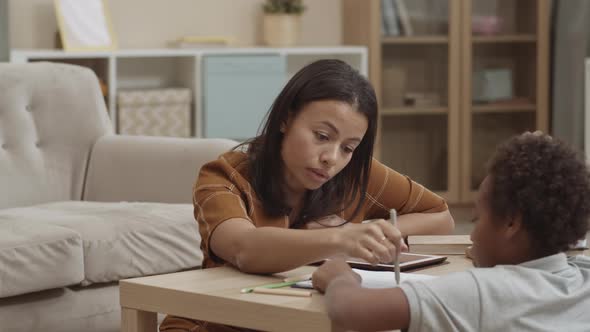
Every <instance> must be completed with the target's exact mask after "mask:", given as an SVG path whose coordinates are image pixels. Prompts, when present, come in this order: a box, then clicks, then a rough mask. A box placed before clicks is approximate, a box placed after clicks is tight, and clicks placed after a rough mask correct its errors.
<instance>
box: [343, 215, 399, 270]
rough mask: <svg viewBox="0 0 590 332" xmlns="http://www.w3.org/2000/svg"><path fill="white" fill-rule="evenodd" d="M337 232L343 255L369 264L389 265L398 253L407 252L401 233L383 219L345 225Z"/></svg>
mask: <svg viewBox="0 0 590 332" xmlns="http://www.w3.org/2000/svg"><path fill="white" fill-rule="evenodd" d="M338 231H339V232H340V233H339V234H338V241H339V243H341V244H342V246H343V251H344V253H345V254H346V255H348V256H350V257H356V258H360V259H363V260H365V261H367V262H369V263H371V264H378V263H391V262H393V260H394V259H395V256H396V254H398V252H401V251H407V250H408V247H407V246H406V244H405V243H404V241H403V239H402V234H401V232H400V231H399V230H398V229H397V228H396V227H395V226H393V225H392V224H391V223H390V222H388V221H386V220H383V219H376V220H375V221H373V222H370V223H366V224H347V225H345V226H343V227H342V228H339V229H338ZM396 248H399V251H398V249H396Z"/></svg>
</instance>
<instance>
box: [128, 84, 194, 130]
mask: <svg viewBox="0 0 590 332" xmlns="http://www.w3.org/2000/svg"><path fill="white" fill-rule="evenodd" d="M117 104H118V114H119V133H120V134H122V135H145V136H174V137H189V136H190V127H191V125H190V113H191V112H190V105H191V92H190V90H189V89H187V88H168V89H148V90H124V91H120V92H119V93H118V96H117Z"/></svg>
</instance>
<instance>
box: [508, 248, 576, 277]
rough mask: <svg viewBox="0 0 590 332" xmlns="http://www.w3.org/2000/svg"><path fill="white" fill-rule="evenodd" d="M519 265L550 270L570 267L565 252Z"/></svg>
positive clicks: (556, 270)
mask: <svg viewBox="0 0 590 332" xmlns="http://www.w3.org/2000/svg"><path fill="white" fill-rule="evenodd" d="M519 265H520V266H522V267H526V268H530V269H537V270H544V271H549V272H558V271H562V270H564V269H567V268H568V267H569V265H568V262H567V256H566V255H565V253H563V252H560V253H558V254H554V255H551V256H545V257H541V258H537V259H534V260H532V261H528V262H524V263H521V264H519Z"/></svg>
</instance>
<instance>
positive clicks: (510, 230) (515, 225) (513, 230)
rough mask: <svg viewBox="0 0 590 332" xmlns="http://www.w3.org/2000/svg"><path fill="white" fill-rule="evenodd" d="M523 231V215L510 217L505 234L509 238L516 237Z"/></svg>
mask: <svg viewBox="0 0 590 332" xmlns="http://www.w3.org/2000/svg"><path fill="white" fill-rule="evenodd" d="M521 230H522V215H520V214H517V215H515V216H512V217H509V218H508V221H507V223H506V228H505V234H506V235H507V236H508V237H509V238H513V237H515V236H516V235H517V234H518V233H519V232H520V231H521Z"/></svg>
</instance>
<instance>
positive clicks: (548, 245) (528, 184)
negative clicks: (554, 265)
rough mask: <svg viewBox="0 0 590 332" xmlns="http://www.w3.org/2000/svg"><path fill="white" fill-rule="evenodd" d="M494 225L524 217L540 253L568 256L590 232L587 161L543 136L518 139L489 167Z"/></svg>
mask: <svg viewBox="0 0 590 332" xmlns="http://www.w3.org/2000/svg"><path fill="white" fill-rule="evenodd" d="M488 174H490V175H491V176H490V179H489V180H490V184H491V187H490V189H491V190H490V191H489V195H488V202H489V207H490V209H491V213H492V215H493V217H494V219H504V218H509V217H514V216H518V215H521V216H522V222H523V226H524V227H525V229H526V230H527V231H528V232H529V234H530V235H531V241H532V243H533V246H534V247H535V248H534V249H535V251H536V252H537V253H538V254H541V255H551V254H554V253H557V252H561V251H564V250H567V249H568V248H569V247H570V245H572V244H573V243H575V242H576V241H577V240H579V239H581V238H583V237H584V236H585V235H586V232H587V231H588V229H589V223H588V220H589V217H590V173H589V171H588V168H587V166H586V162H585V160H584V158H583V156H582V155H580V154H579V153H577V152H576V151H575V150H573V149H572V148H571V147H569V146H568V145H567V144H566V143H564V142H563V141H560V140H558V139H556V138H552V137H551V136H549V135H546V134H542V133H540V132H535V133H529V132H527V133H525V134H522V135H518V136H515V137H512V138H511V139H509V140H508V141H506V142H505V143H503V144H502V145H500V147H498V149H497V151H496V153H495V155H494V156H493V157H492V159H491V160H490V161H489V164H488Z"/></svg>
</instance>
